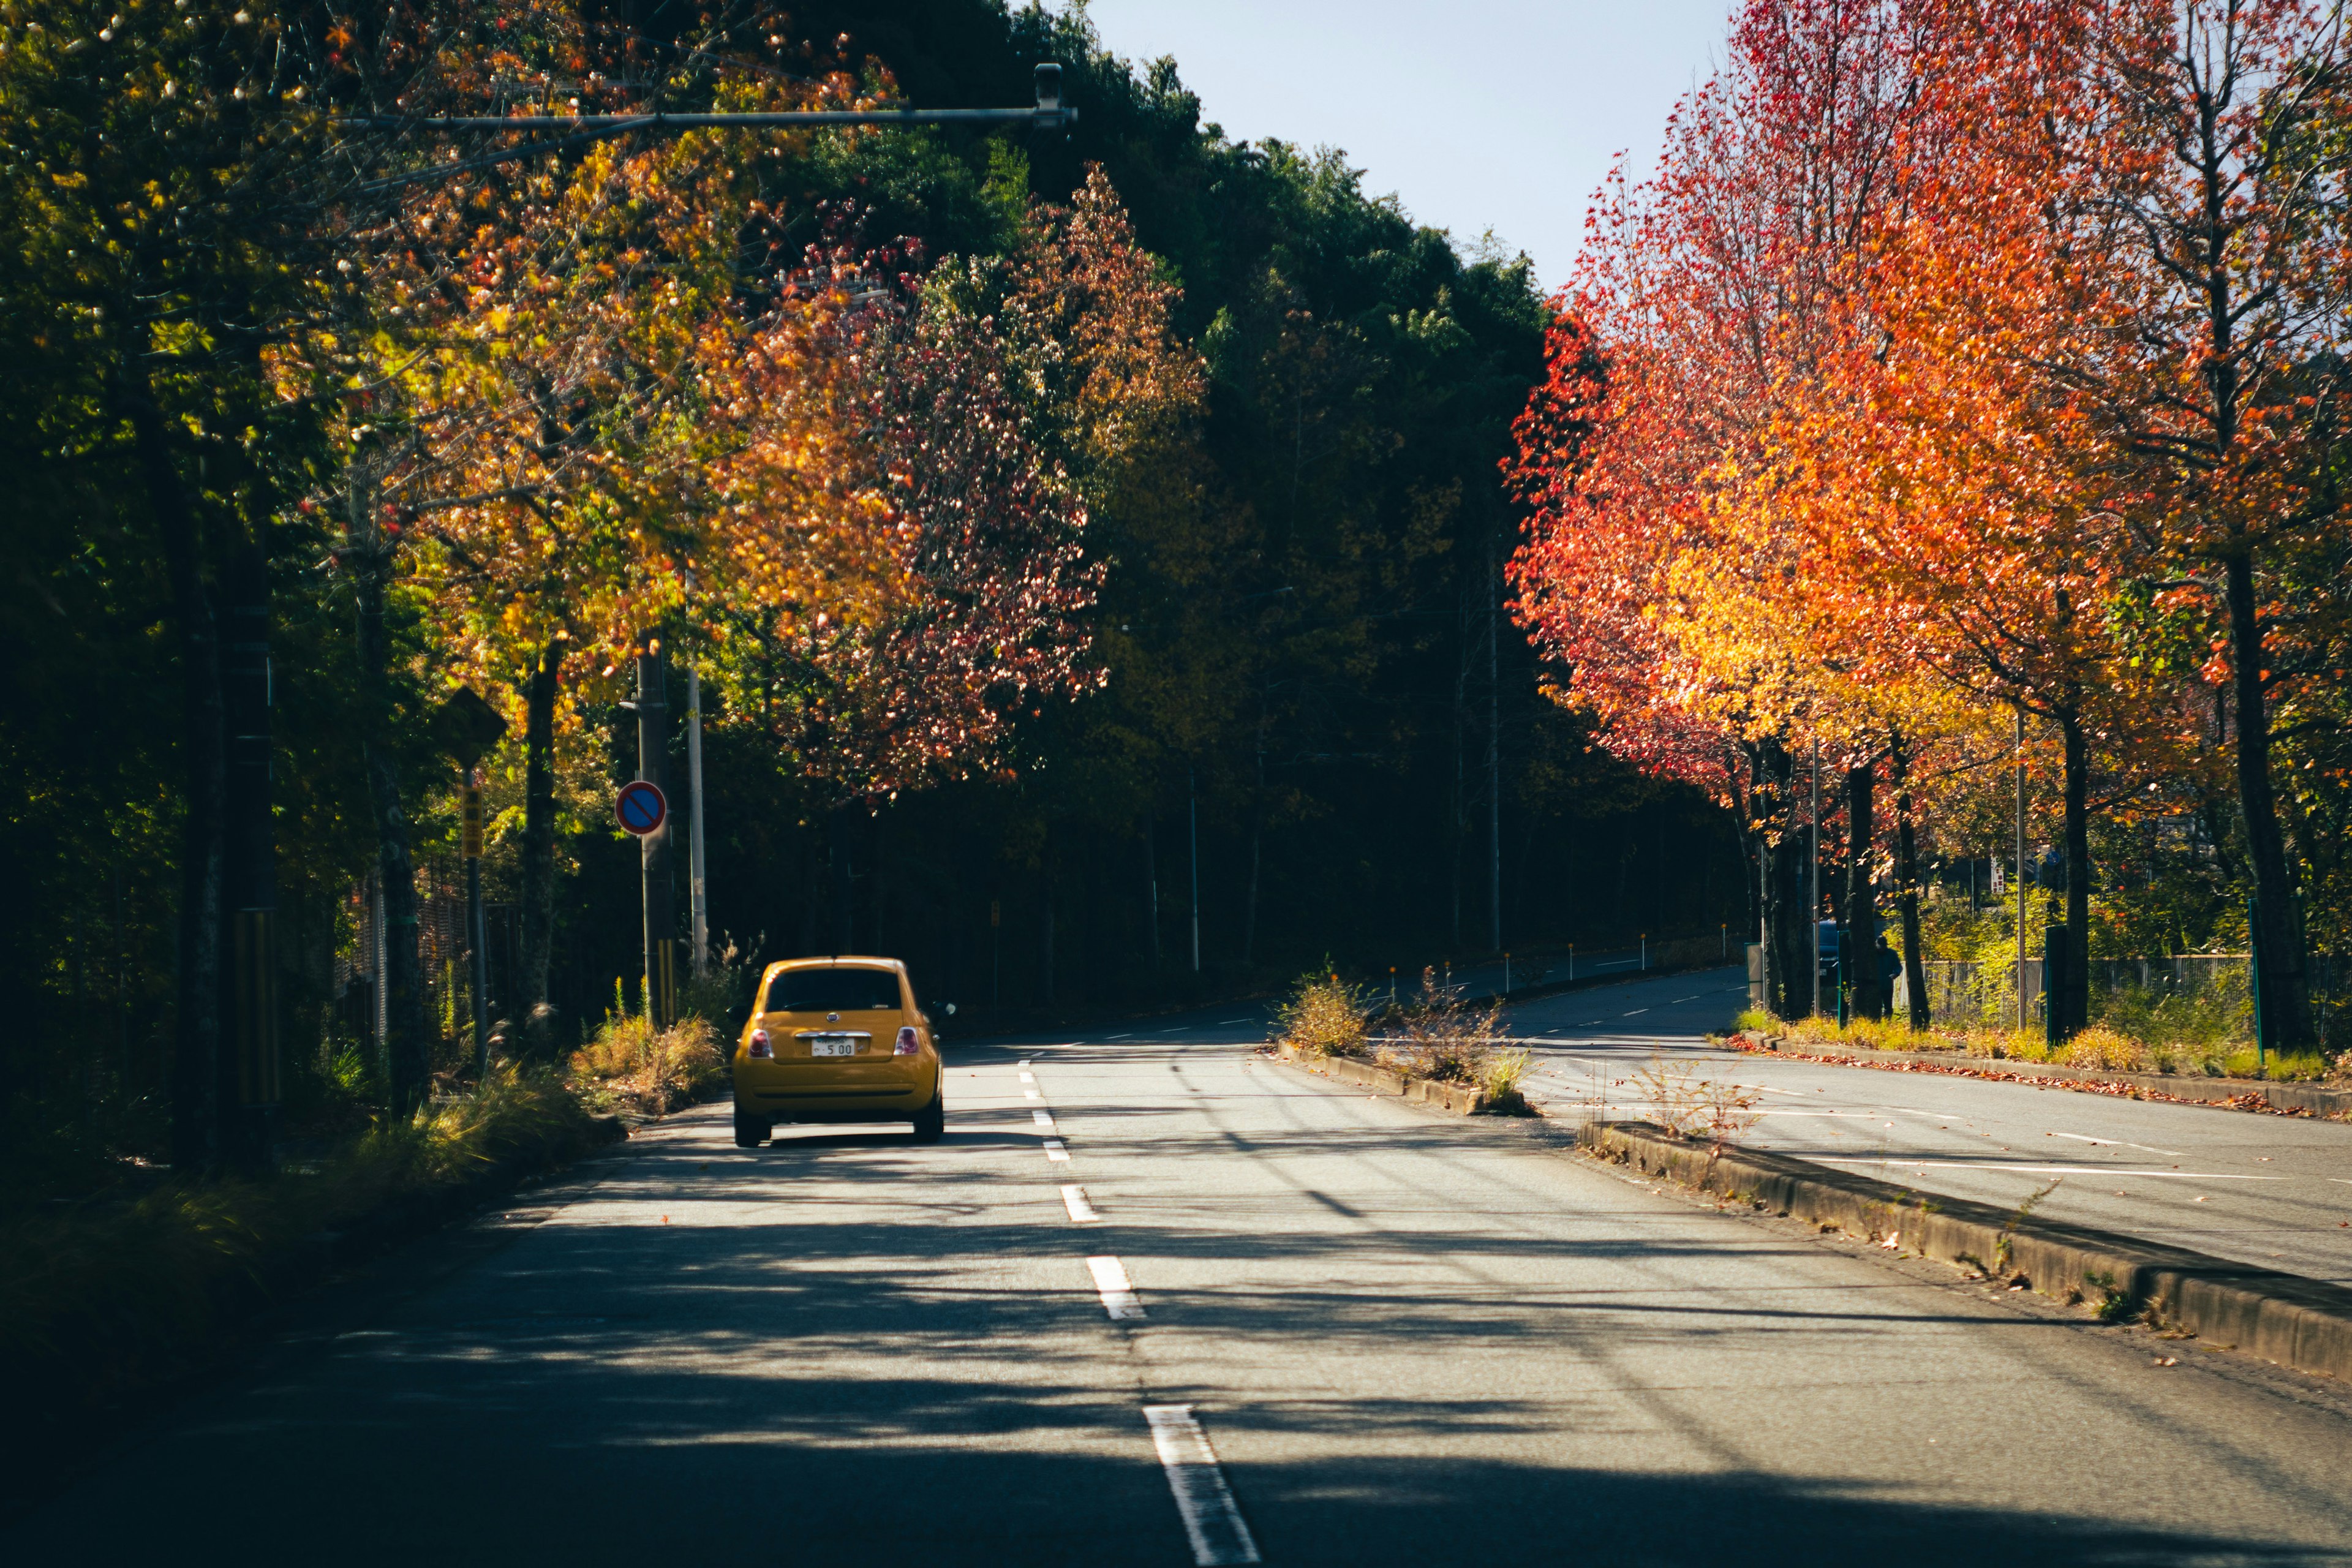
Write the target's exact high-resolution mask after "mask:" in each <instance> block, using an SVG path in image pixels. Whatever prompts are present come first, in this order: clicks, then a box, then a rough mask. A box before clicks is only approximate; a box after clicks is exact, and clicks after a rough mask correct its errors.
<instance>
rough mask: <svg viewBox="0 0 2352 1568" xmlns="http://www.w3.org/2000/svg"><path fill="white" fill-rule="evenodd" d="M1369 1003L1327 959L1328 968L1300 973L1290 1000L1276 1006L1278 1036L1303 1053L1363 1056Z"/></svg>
mask: <svg viewBox="0 0 2352 1568" xmlns="http://www.w3.org/2000/svg"><path fill="white" fill-rule="evenodd" d="M1369 1002H1370V998H1369V997H1368V996H1367V995H1366V994H1365V993H1364V992H1363V991H1362V990H1360V988H1358V987H1356V986H1354V985H1350V984H1348V983H1347V982H1346V981H1344V980H1342V979H1340V978H1339V975H1338V974H1337V973H1334V972H1333V971H1331V970H1330V968H1329V967H1328V961H1327V963H1326V967H1324V968H1322V969H1318V970H1314V971H1311V972H1309V973H1306V974H1302V975H1300V976H1299V977H1298V981H1297V984H1296V985H1294V986H1293V987H1292V989H1291V994H1290V998H1289V1000H1287V1001H1286V1002H1284V1003H1282V1004H1281V1005H1278V1006H1276V1008H1275V1012H1274V1023H1275V1029H1276V1038H1277V1039H1279V1040H1281V1041H1282V1043H1283V1044H1285V1045H1286V1046H1288V1047H1291V1048H1292V1049H1294V1050H1296V1051H1297V1052H1299V1053H1300V1054H1301V1055H1303V1056H1309V1057H1355V1056H1361V1055H1362V1054H1363V1051H1364V1015H1365V1013H1366V1012H1367V1011H1368V1010H1369Z"/></svg>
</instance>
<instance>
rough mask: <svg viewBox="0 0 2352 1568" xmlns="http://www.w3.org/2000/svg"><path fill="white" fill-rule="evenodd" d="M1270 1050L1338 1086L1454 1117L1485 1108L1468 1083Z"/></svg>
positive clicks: (1482, 1092) (1293, 1048) (1479, 1094)
mask: <svg viewBox="0 0 2352 1568" xmlns="http://www.w3.org/2000/svg"><path fill="white" fill-rule="evenodd" d="M1274 1049H1275V1055H1276V1058H1277V1059H1279V1060H1281V1061H1283V1062H1285V1063H1287V1064H1288V1065H1289V1066H1291V1067H1295V1068H1298V1069H1299V1070H1301V1071H1302V1072H1311V1073H1315V1074H1317V1075H1318V1076H1319V1077H1323V1078H1328V1079H1336V1080H1337V1081H1339V1082H1340V1083H1352V1084H1357V1085H1360V1086H1361V1087H1363V1088H1365V1089H1374V1090H1377V1091H1378V1092H1380V1093H1381V1094H1392V1095H1395V1096H1396V1097H1397V1098H1398V1099H1400V1100H1419V1101H1421V1102H1422V1103H1423V1104H1424V1105H1434V1106H1436V1107H1437V1108H1438V1109H1439V1110H1451V1111H1453V1112H1454V1113H1455V1114H1456V1115H1460V1116H1477V1115H1481V1114H1483V1113H1485V1112H1486V1110H1487V1108H1488V1101H1487V1098H1486V1091H1485V1090H1484V1089H1473V1088H1472V1087H1470V1086H1469V1085H1468V1084H1460V1083H1432V1082H1430V1081H1429V1080H1428V1079H1417V1078H1407V1077H1405V1076H1404V1074H1402V1073H1401V1072H1391V1071H1389V1070H1388V1069H1387V1068H1376V1067H1371V1066H1369V1065H1367V1064H1366V1063H1363V1062H1359V1061H1350V1060H1349V1059H1348V1058H1346V1057H1309V1056H1307V1055H1305V1054H1303V1053H1302V1052H1300V1051H1299V1049H1298V1048H1297V1047H1296V1046H1276V1047H1274Z"/></svg>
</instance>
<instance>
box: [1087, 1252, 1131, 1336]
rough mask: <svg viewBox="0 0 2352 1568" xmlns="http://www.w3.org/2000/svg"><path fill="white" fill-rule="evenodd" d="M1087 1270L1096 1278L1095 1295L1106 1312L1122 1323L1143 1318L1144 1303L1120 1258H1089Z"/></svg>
mask: <svg viewBox="0 0 2352 1568" xmlns="http://www.w3.org/2000/svg"><path fill="white" fill-rule="evenodd" d="M1087 1272H1089V1273H1091V1274H1092V1275H1093V1276H1094V1277H1095V1293H1096V1294H1097V1295H1098V1296H1100V1297H1101V1298H1102V1304H1103V1310H1104V1311H1106V1312H1108V1313H1109V1314H1110V1315H1111V1316H1112V1317H1113V1318H1115V1319H1118V1320H1120V1321H1126V1320H1129V1319H1133V1318H1139V1317H1141V1316H1143V1301H1142V1300H1141V1299H1140V1298H1139V1297H1138V1296H1137V1295H1136V1293H1135V1286H1134V1285H1133V1284H1132V1283H1130V1282H1129V1279H1128V1278H1127V1268H1126V1266H1125V1265H1124V1264H1122V1263H1120V1262H1119V1260H1118V1258H1087Z"/></svg>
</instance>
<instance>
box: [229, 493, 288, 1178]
mask: <svg viewBox="0 0 2352 1568" xmlns="http://www.w3.org/2000/svg"><path fill="white" fill-rule="evenodd" d="M237 534H238V536H239V537H238V538H237V540H236V545H235V547H234V549H233V551H232V553H231V557H230V561H229V563H228V570H227V574H226V578H225V580H224V586H225V587H226V590H227V592H226V598H227V601H228V626H227V632H228V639H227V642H226V646H225V647H224V648H223V650H222V653H223V657H222V659H221V678H222V693H223V699H224V701H223V716H224V721H225V725H226V731H225V737H224V738H225V742H226V763H225V764H224V766H223V769H222V773H223V777H224V778H225V780H226V786H227V787H226V799H225V802H224V805H223V810H222V823H223V828H222V835H221V844H222V876H221V891H222V913H223V917H224V924H223V938H222V959H223V964H222V985H221V1049H220V1057H219V1061H218V1069H219V1080H220V1089H219V1098H220V1148H221V1153H222V1155H223V1157H224V1158H225V1159H226V1161H227V1162H228V1163H231V1164H233V1165H236V1166H237V1167H238V1168H240V1169H243V1170H247V1171H266V1170H268V1168H269V1167H270V1165H271V1164H272V1163H274V1159H275V1148H274V1145H275V1142H276V1132H277V1110H278V1098H279V1096H278V1079H279V1073H278V838H277V831H276V828H277V825H276V823H275V821H274V820H273V819H272V817H271V814H270V794H271V790H270V784H271V768H270V762H271V756H270V752H271V740H270V714H269V709H270V698H271V688H272V685H273V683H272V681H271V679H270V670H269V560H268V550H267V549H266V547H265V545H264V543H263V541H262V540H261V539H260V538H258V537H248V536H247V533H246V531H245V530H244V529H242V528H239V529H237Z"/></svg>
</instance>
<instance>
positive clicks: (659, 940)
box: [637, 637, 677, 1029]
mask: <svg viewBox="0 0 2352 1568" xmlns="http://www.w3.org/2000/svg"><path fill="white" fill-rule="evenodd" d="M668 665H669V661H668V660H667V658H665V657H664V656H663V653H662V645H661V638H659V637H648V638H647V639H646V646H645V650H644V651H643V652H641V653H639V654H638V655H637V777H639V778H641V779H644V780H645V781H646V783H648V784H652V785H653V786H654V787H655V788H656V789H658V790H661V791H662V793H663V794H664V795H667V794H668V793H669V792H668V790H667V788H665V787H664V786H665V784H666V783H667V780H666V778H665V776H664V775H665V774H666V773H667V772H668V769H667V766H666V764H667V762H668V758H669V726H668V724H667V722H666V721H667V719H668V717H669V698H668V688H669V670H668ZM672 820H673V818H672V816H670V815H669V814H667V813H665V814H664V815H663V816H662V820H661V826H658V827H656V828H655V829H654V830H653V831H652V832H651V833H647V834H643V835H641V836H639V837H638V839H637V868H638V873H639V876H640V878H641V880H642V885H643V888H644V894H645V913H646V994H645V1001H646V1019H647V1021H649V1022H650V1023H651V1024H652V1025H653V1026H654V1027H655V1028H656V1029H667V1027H669V1026H670V1025H671V1024H673V1023H675V1022H677V956H676V955H677V913H676V912H675V910H674V907H673V905H672V902H671V900H672V899H673V897H674V894H673V891H672V889H671V886H670V882H671V875H672V874H671V871H670V848H669V829H670V823H671V821H672Z"/></svg>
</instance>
